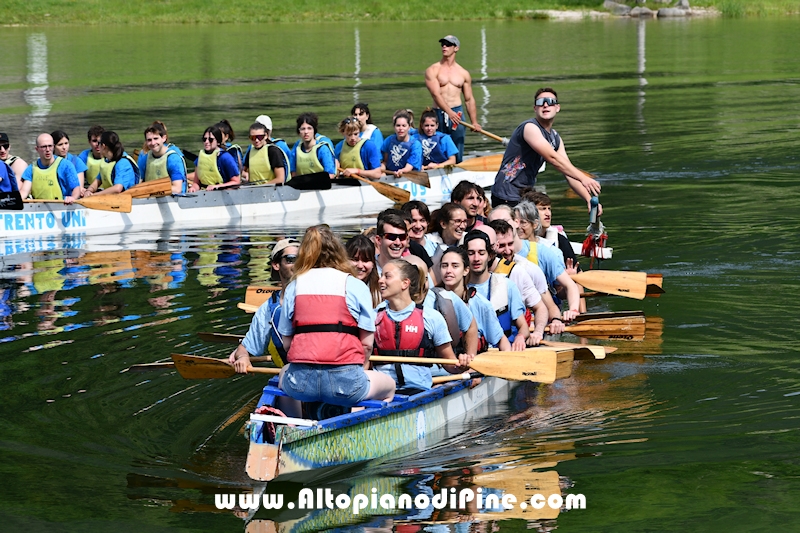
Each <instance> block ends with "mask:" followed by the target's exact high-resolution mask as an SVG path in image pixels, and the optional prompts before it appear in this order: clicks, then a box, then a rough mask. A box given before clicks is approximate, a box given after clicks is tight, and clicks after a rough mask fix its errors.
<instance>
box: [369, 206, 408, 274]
mask: <svg viewBox="0 0 800 533" xmlns="http://www.w3.org/2000/svg"><path fill="white" fill-rule="evenodd" d="M391 211H393V210H388V209H387V210H386V211H382V212H381V213H380V214H379V215H378V224H377V227H376V230H377V231H376V233H375V253H376V254H377V257H376V258H375V268H377V269H378V274H380V273H381V272H383V266H384V265H385V264H386V263H388V262H389V261H391V260H392V259H401V258H402V257H403V254H404V253H405V251H406V249H407V248H408V227H407V225H406V221H405V219H404V218H403V217H402V216H400V215H399V214H397V213H393V212H391Z"/></svg>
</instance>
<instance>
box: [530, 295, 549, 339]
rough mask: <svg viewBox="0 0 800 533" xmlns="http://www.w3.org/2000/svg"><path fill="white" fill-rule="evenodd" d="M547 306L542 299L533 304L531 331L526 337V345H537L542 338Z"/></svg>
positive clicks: (545, 323)
mask: <svg viewBox="0 0 800 533" xmlns="http://www.w3.org/2000/svg"><path fill="white" fill-rule="evenodd" d="M547 318H548V313H547V306H546V305H545V304H544V302H543V301H541V300H540V301H539V303H538V304H536V305H534V306H533V331H531V335H530V337H528V343H527V344H528V346H539V343H540V342H542V339H543V338H544V327H545V326H546V325H547Z"/></svg>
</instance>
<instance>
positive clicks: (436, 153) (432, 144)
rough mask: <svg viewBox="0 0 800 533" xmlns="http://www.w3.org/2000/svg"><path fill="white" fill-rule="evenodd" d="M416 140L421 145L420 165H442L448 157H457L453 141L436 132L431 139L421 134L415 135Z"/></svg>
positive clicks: (447, 136)
mask: <svg viewBox="0 0 800 533" xmlns="http://www.w3.org/2000/svg"><path fill="white" fill-rule="evenodd" d="M417 140H418V141H419V142H420V144H421V145H422V164H423V165H427V164H430V163H444V162H445V161H447V160H448V159H450V157H452V156H454V155H458V148H456V145H455V143H454V142H453V139H452V138H450V136H449V135H445V134H444V133H442V132H439V131H437V132H436V133H434V134H433V137H426V136H425V134H423V133H418V134H417Z"/></svg>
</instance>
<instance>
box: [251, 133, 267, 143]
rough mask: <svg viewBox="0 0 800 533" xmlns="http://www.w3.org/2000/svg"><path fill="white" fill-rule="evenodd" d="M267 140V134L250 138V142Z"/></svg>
mask: <svg viewBox="0 0 800 533" xmlns="http://www.w3.org/2000/svg"><path fill="white" fill-rule="evenodd" d="M266 138H267V134H266V133H262V134H260V135H251V136H250V140H251V141H263V140H264V139H266Z"/></svg>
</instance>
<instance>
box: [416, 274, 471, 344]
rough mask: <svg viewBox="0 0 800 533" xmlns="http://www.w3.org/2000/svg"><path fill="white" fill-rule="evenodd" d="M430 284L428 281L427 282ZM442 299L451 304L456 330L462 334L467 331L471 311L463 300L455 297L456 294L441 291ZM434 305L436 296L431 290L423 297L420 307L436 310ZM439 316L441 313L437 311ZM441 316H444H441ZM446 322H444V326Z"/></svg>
mask: <svg viewBox="0 0 800 533" xmlns="http://www.w3.org/2000/svg"><path fill="white" fill-rule="evenodd" d="M428 283H430V281H429V282H428ZM442 298H446V299H448V300H450V301H451V302H453V309H454V310H455V312H456V322H458V330H459V331H460V332H461V333H464V332H465V331H467V330H468V329H469V326H470V325H471V324H472V311H470V310H469V307H467V304H465V303H464V300H462V299H461V298H459V297H458V296H456V293H454V292H453V291H443V292H442ZM435 303H436V294H434V292H433V291H432V290H430V291H428V293H427V294H426V295H425V301H424V302H422V306H423V307H425V308H427V309H433V310H436V308H435V307H434V304H435ZM439 313H440V314H442V313H441V311H439ZM442 316H444V315H443V314H442ZM446 323H447V320H445V324H446Z"/></svg>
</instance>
